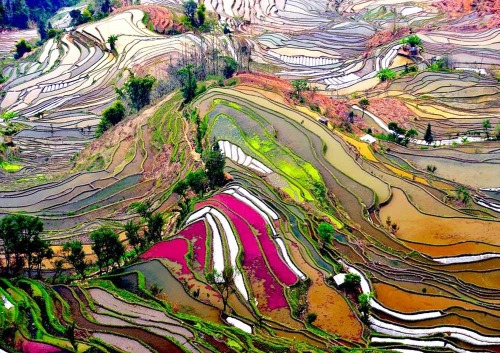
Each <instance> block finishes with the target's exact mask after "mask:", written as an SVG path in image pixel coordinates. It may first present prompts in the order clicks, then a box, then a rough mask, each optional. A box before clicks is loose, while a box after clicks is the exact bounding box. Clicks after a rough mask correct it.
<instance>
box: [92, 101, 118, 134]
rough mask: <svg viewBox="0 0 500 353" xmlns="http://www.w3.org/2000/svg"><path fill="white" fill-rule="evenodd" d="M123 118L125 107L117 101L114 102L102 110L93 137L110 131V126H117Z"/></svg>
mask: <svg viewBox="0 0 500 353" xmlns="http://www.w3.org/2000/svg"><path fill="white" fill-rule="evenodd" d="M124 117H125V106H124V105H123V103H122V102H121V101H119V100H116V101H114V102H113V104H111V106H109V107H108V108H106V109H104V110H103V112H102V116H101V120H100V121H99V124H98V125H97V129H96V132H95V136H96V137H99V136H101V135H102V134H103V133H104V131H106V130H108V129H110V128H111V127H112V126H114V125H116V124H118V123H119V122H120V121H122V120H123V118H124Z"/></svg>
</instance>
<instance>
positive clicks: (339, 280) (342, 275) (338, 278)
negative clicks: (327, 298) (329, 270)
mask: <svg viewBox="0 0 500 353" xmlns="http://www.w3.org/2000/svg"><path fill="white" fill-rule="evenodd" d="M333 282H334V283H335V286H336V287H340V286H341V285H343V284H344V282H345V273H339V274H338V275H335V276H333Z"/></svg>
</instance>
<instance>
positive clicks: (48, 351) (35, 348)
mask: <svg viewBox="0 0 500 353" xmlns="http://www.w3.org/2000/svg"><path fill="white" fill-rule="evenodd" d="M21 350H22V352H24V353H34V352H36V353H62V352H64V350H62V349H61V348H59V347H54V346H51V345H49V344H45V343H40V342H34V341H23V343H22V346H21Z"/></svg>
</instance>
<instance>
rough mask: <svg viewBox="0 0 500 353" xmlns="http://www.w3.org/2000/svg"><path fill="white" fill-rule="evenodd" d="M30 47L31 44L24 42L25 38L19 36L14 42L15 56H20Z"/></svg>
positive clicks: (28, 50) (29, 49)
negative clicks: (17, 40)
mask: <svg viewBox="0 0 500 353" xmlns="http://www.w3.org/2000/svg"><path fill="white" fill-rule="evenodd" d="M31 49H32V48H31V45H30V44H29V43H28V42H26V39H24V38H21V39H20V40H19V42H17V43H16V55H15V56H16V58H17V59H19V58H21V57H22V56H23V55H24V54H26V53H29V52H30V51H31Z"/></svg>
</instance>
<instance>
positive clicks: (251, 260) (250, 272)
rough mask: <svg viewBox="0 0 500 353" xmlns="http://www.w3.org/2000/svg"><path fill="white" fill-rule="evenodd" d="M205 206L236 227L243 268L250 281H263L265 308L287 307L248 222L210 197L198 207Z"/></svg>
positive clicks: (280, 289) (256, 295) (279, 286)
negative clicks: (240, 245)
mask: <svg viewBox="0 0 500 353" xmlns="http://www.w3.org/2000/svg"><path fill="white" fill-rule="evenodd" d="M205 206H210V207H214V208H217V209H218V210H219V211H220V212H222V213H223V214H224V215H225V216H226V217H227V218H228V220H229V221H230V223H232V225H233V228H234V229H236V232H237V235H238V236H239V238H240V243H241V244H243V248H244V256H242V265H243V268H244V270H245V273H246V274H247V276H248V277H249V280H250V282H251V283H260V282H262V283H263V287H264V293H265V295H266V302H267V308H268V309H269V310H273V309H279V308H284V307H287V306H288V304H287V301H286V299H285V296H284V294H283V289H282V288H281V285H280V284H279V283H278V282H277V281H276V279H275V278H274V276H273V275H272V273H271V271H270V269H269V268H268V266H267V264H266V261H265V260H264V257H263V256H262V250H261V249H260V247H259V243H258V242H257V240H256V236H255V234H254V233H253V232H252V229H251V228H250V226H249V224H248V223H247V222H246V221H245V220H244V219H243V218H242V217H240V216H239V215H238V214H237V213H236V212H233V211H231V210H230V209H229V208H228V207H227V206H225V205H224V204H223V203H220V202H217V201H215V200H213V199H212V200H209V201H205V202H202V203H201V205H200V207H205ZM255 297H256V298H257V301H259V302H262V300H261V298H259V295H258V294H257V293H255Z"/></svg>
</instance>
